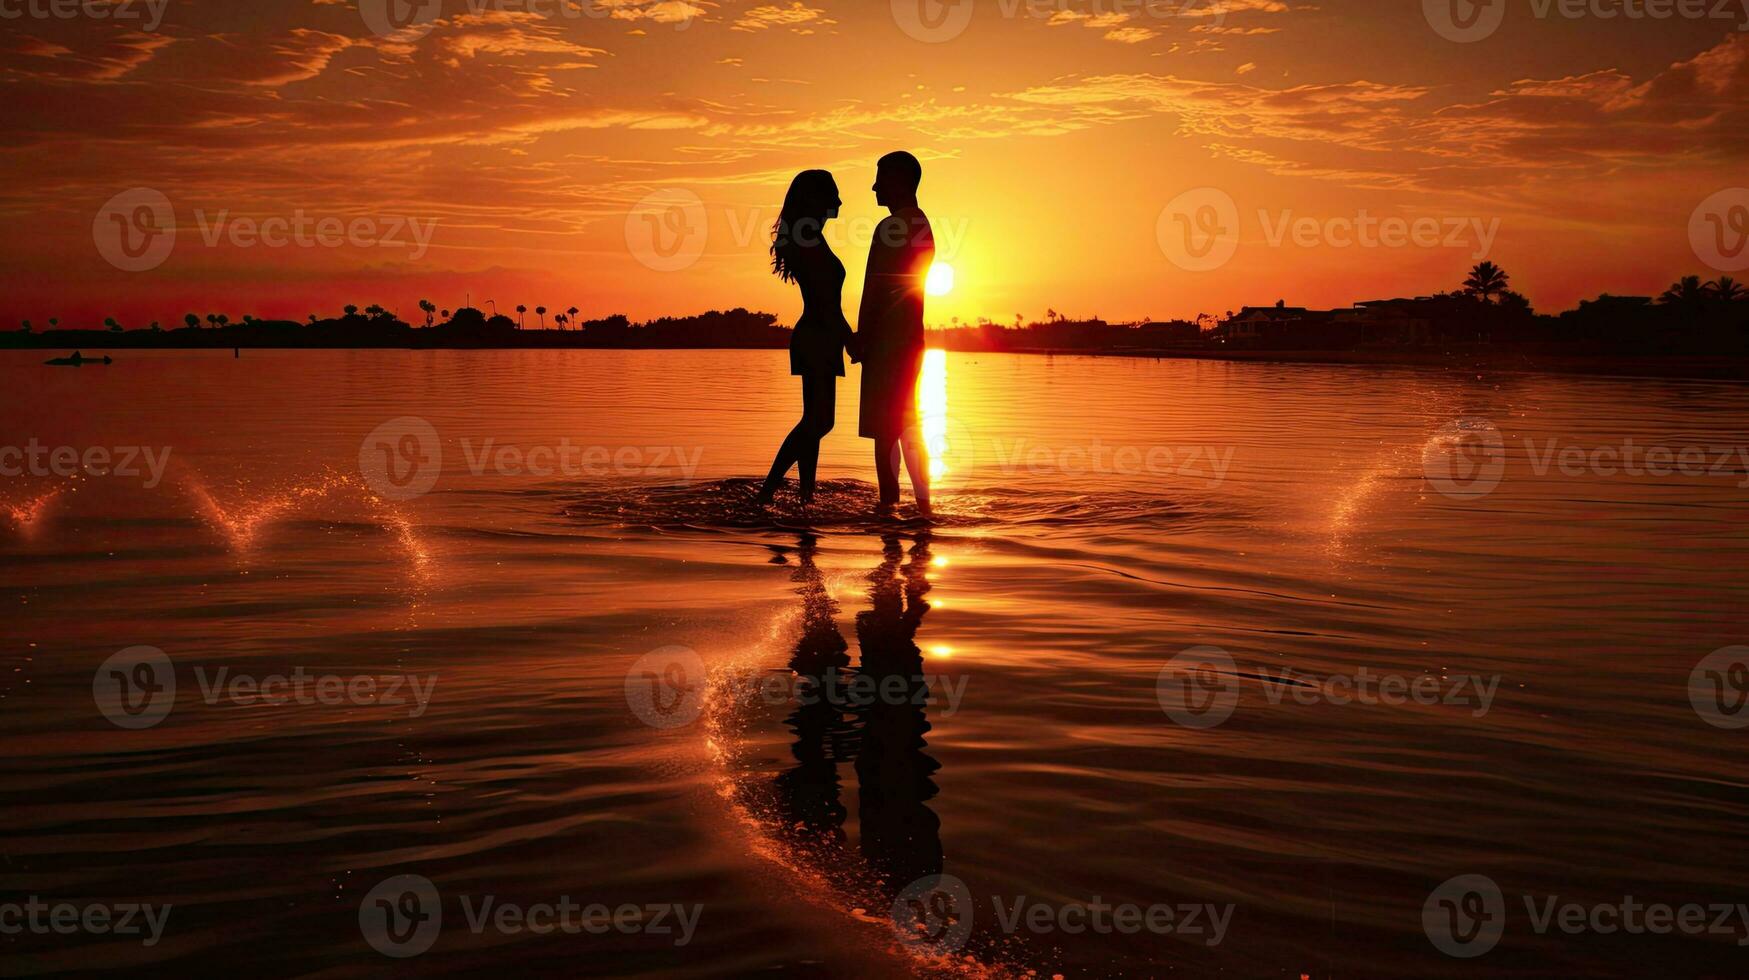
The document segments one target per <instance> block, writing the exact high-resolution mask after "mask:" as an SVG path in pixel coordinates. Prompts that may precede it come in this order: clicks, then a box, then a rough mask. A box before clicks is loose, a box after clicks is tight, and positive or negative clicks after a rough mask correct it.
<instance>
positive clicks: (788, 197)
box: [771, 170, 838, 282]
mask: <svg viewBox="0 0 1749 980" xmlns="http://www.w3.org/2000/svg"><path fill="white" fill-rule="evenodd" d="M837 196H838V182H837V181H835V180H833V179H832V174H831V173H830V172H828V171H825V170H804V171H802V172H801V173H799V174H796V179H795V180H792V181H790V184H789V193H788V194H785V195H784V198H783V212H782V213H781V214H779V215H778V217H777V224H776V225H774V226H772V229H771V271H772V272H775V273H777V277H778V278H779V279H782V280H783V281H784V282H795V281H796V265H797V264H798V263H799V262H800V261H801V257H802V249H804V248H810V247H812V246H814V245H818V244H820V242H821V229H823V228H824V227H825V226H826V217H827V212H828V211H830V210H831V207H832V202H833V201H834V200H835V199H836V198H837Z"/></svg>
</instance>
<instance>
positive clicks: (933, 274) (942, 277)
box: [923, 262, 954, 296]
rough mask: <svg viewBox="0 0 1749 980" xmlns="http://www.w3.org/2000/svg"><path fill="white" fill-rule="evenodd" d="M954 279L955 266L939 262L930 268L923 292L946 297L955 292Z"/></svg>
mask: <svg viewBox="0 0 1749 980" xmlns="http://www.w3.org/2000/svg"><path fill="white" fill-rule="evenodd" d="M953 278H954V277H953V266H951V265H948V264H947V263H946V262H937V263H935V264H934V265H932V266H930V267H929V278H928V279H927V280H925V281H924V283H923V291H924V292H926V293H928V294H929V295H931V296H946V295H947V294H948V293H951V292H953Z"/></svg>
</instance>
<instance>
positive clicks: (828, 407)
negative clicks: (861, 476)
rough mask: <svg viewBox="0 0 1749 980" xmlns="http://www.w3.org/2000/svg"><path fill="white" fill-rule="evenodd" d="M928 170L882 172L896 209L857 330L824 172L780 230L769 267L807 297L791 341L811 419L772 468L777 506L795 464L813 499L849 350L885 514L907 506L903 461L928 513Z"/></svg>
mask: <svg viewBox="0 0 1749 980" xmlns="http://www.w3.org/2000/svg"><path fill="white" fill-rule="evenodd" d="M922 181H923V165H922V164H920V163H918V162H917V158H916V157H914V156H912V155H911V154H909V153H905V152H899V153H889V154H887V155H886V156H884V157H882V158H881V161H880V164H879V165H878V167H877V168H876V173H875V183H874V193H875V201H876V202H877V203H879V204H881V205H883V206H885V207H886V208H887V210H888V211H890V212H892V213H891V214H890V215H889V216H888V217H887V218H885V219H883V220H882V221H881V223H880V226H879V227H877V228H876V229H875V234H874V242H873V244H872V245H871V246H870V248H869V253H868V275H867V277H866V279H865V280H864V282H863V287H862V309H861V312H860V313H859V314H858V316H857V328H856V331H855V332H854V333H853V332H851V329H850V324H849V323H848V322H847V321H846V320H845V319H844V277H845V274H844V263H843V262H840V261H839V260H838V256H836V255H834V254H832V249H831V247H830V246H829V245H827V244H826V237H825V235H824V234H823V230H824V228H825V227H826V222H828V221H830V220H832V219H833V218H836V217H838V208H839V207H840V206H841V205H842V204H843V203H844V202H843V201H841V200H839V197H838V184H837V182H836V181H834V180H833V179H832V175H831V174H830V173H828V172H827V171H824V170H807V171H803V172H802V173H800V174H797V175H796V178H795V180H794V181H792V182H791V183H790V188H789V193H788V194H787V195H786V196H785V197H784V202H783V213H782V214H781V215H780V216H779V217H778V219H777V226H776V227H775V228H774V229H773V232H772V244H771V267H772V271H774V272H776V273H777V275H778V278H780V279H782V280H783V281H784V282H793V283H795V284H796V286H797V287H799V288H800V289H801V292H802V316H801V319H799V320H797V321H796V328H795V332H794V334H793V335H792V336H791V338H790V351H789V365H790V373H791V374H793V375H797V376H800V377H801V379H802V420H801V421H800V422H798V423H796V427H795V428H794V429H793V430H791V432H790V434H789V437H788V438H786V439H785V440H784V441H783V446H782V448H780V449H779V450H778V452H777V459H776V460H775V461H774V462H773V463H772V464H771V474H770V475H769V476H768V477H766V480H765V486H764V488H763V489H762V490H761V491H760V493H759V499H760V501H761V502H762V503H769V502H771V500H772V498H773V497H774V496H775V495H776V493H777V488H778V487H779V486H781V485H782V484H783V480H784V477H785V476H786V475H787V474H788V473H789V469H790V467H791V466H795V467H797V468H798V470H799V472H798V476H800V478H801V490H800V494H801V499H802V502H803V503H809V502H812V500H813V499H814V474H815V470H816V469H817V468H818V465H819V461H820V440H821V439H824V438H825V437H826V434H827V433H829V432H831V431H832V426H833V423H834V415H835V412H834V408H835V405H836V402H837V398H838V379H839V378H842V377H844V352H845V351H846V350H847V349H848V350H849V352H850V356H851V359H852V360H853V361H860V362H861V363H862V406H861V410H860V413H859V414H860V420H859V421H860V425H859V427H858V431H859V432H860V434H861V435H862V437H863V438H865V439H873V440H874V451H875V476H876V482H877V483H878V484H879V486H880V503H879V511H880V512H882V513H890V512H891V511H892V510H893V508H894V507H896V506H897V505H898V503H899V464H900V460H901V458H902V459H903V461H904V466H905V469H906V471H907V472H908V473H909V474H910V476H911V488H912V490H913V492H915V493H916V495H917V509H918V512H919V513H922V514H928V513H929V460H928V457H927V451H926V447H925V446H924V443H923V439H922V436H921V433H920V432H919V430H918V428H917V376H918V374H919V373H920V372H921V371H922V368H923V295H924V294H923V287H924V281H925V279H926V278H927V277H928V275H929V266H930V264H931V263H932V262H933V261H934V259H935V237H934V234H933V233H932V231H931V230H930V227H929V218H928V217H927V216H926V215H924V213H923V210H922V208H920V207H918V206H917V187H918V185H919V184H921V183H922Z"/></svg>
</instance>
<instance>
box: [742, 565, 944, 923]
mask: <svg viewBox="0 0 1749 980" xmlns="http://www.w3.org/2000/svg"><path fill="white" fill-rule="evenodd" d="M909 544H910V547H909V549H908V550H907V548H906V541H905V540H904V539H902V538H901V537H900V536H899V535H897V534H889V535H886V536H884V537H883V538H882V540H881V562H880V564H879V565H878V566H876V568H875V569H874V571H873V572H871V573H870V574H869V576H868V579H867V582H868V589H867V592H866V597H867V600H868V608H867V609H865V610H863V611H861V612H858V613H857V614H856V640H857V645H858V647H859V659H858V661H857V664H856V666H855V667H854V668H852V666H851V660H850V654H849V644H848V643H847V642H846V641H845V638H844V636H843V634H842V633H841V632H840V631H839V629H838V624H837V620H836V614H837V612H838V604H837V602H836V601H834V600H833V598H832V596H831V594H830V593H829V592H828V591H827V589H826V585H825V582H824V580H823V577H822V575H821V572H820V569H819V566H818V565H817V564H816V563H815V558H816V553H817V550H818V541H817V539H815V538H814V536H813V535H811V534H807V533H804V534H802V535H801V537H800V540H799V542H798V544H797V546H796V548H795V549H794V551H793V552H792V553H791V554H793V556H794V559H795V569H794V573H793V575H792V579H793V581H794V582H795V584H796V589H795V591H796V594H797V595H798V596H800V597H801V603H802V623H801V637H800V639H798V640H797V641H796V645H795V649H794V652H793V654H792V655H791V658H790V663H789V668H790V670H791V671H793V672H794V673H795V690H796V692H797V696H796V699H795V701H796V703H795V710H794V711H793V712H792V713H791V714H790V715H789V717H788V719H787V724H788V726H789V729H790V731H791V733H792V734H793V735H794V736H795V743H794V744H793V746H792V747H791V751H792V752H793V753H794V756H795V765H794V766H792V767H791V768H789V769H787V770H785V771H784V772H782V773H781V774H779V775H778V776H777V779H776V783H775V789H776V801H775V802H776V807H777V810H778V813H777V814H776V816H777V818H778V821H779V834H780V835H781V836H783V837H784V838H785V839H787V840H788V841H789V842H790V843H792V844H794V845H796V846H797V847H798V848H799V849H801V850H804V851H806V852H809V853H811V854H813V856H814V857H815V858H816V859H818V860H819V861H821V862H824V863H828V864H829V863H831V862H833V859H834V857H835V856H836V857H837V858H838V859H839V860H840V861H843V860H845V859H847V858H848V857H849V855H848V854H846V853H845V847H846V836H845V832H844V824H845V821H846V818H847V816H848V812H847V810H846V808H845V804H844V802H843V794H842V787H843V783H842V780H843V773H842V772H841V770H840V767H841V766H842V765H843V764H844V763H850V764H851V766H852V768H853V769H854V771H855V774H856V787H857V824H858V827H859V834H858V837H859V844H858V846H859V848H860V851H861V856H862V859H863V862H864V863H865V864H866V866H867V869H868V871H869V872H870V873H871V874H872V876H873V878H874V880H873V881H872V882H864V883H863V884H864V885H865V886H866V887H870V888H872V889H873V890H874V891H876V892H878V894H872V895H869V896H867V897H869V898H871V899H874V898H878V899H881V900H882V901H884V902H891V901H892V900H893V898H894V896H895V895H897V894H899V893H900V892H902V891H903V890H904V889H905V888H906V887H907V886H908V885H910V884H911V883H912V882H915V881H917V880H918V879H921V878H925V877H929V876H934V875H939V874H941V871H942V852H941V821H940V820H939V819H938V818H937V817H936V815H935V812H934V811H933V810H931V809H930V808H929V805H928V804H929V801H930V800H931V799H932V798H934V796H935V794H936V791H937V790H936V785H935V779H934V775H935V771H936V770H937V769H939V768H940V764H939V763H937V762H936V761H935V760H934V759H932V758H930V756H929V755H927V754H926V753H925V751H924V749H925V748H926V747H927V742H926V740H925V736H926V735H927V734H928V732H929V728H930V726H929V719H928V716H927V711H926V709H927V700H928V697H929V690H928V681H927V680H926V679H925V677H924V670H923V655H922V651H921V650H919V649H918V647H917V644H916V636H917V628H918V626H919V625H920V624H921V623H922V622H923V617H924V615H925V614H926V613H927V612H928V611H929V603H928V602H927V601H926V596H927V595H928V593H929V590H930V583H929V569H930V566H931V559H932V556H931V554H930V537H929V533H928V532H927V531H919V532H916V533H914V534H912V535H910V542H909ZM787 550H788V549H785V551H787ZM785 560H787V556H786V558H785ZM827 870H828V871H829V873H830V872H831V871H835V870H839V869H827ZM870 911H871V912H877V911H884V906H883V907H882V908H881V909H870Z"/></svg>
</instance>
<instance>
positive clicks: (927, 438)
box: [917, 265, 952, 484]
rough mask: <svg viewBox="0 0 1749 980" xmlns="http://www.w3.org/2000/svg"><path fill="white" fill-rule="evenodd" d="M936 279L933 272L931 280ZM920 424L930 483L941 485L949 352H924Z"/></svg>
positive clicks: (944, 469) (919, 387)
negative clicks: (926, 452)
mask: <svg viewBox="0 0 1749 980" xmlns="http://www.w3.org/2000/svg"><path fill="white" fill-rule="evenodd" d="M936 268H937V269H940V268H941V266H939V265H938V266H936ZM949 275H950V276H951V275H952V273H951V272H950V273H949ZM934 276H935V273H933V272H931V273H930V278H931V279H933V278H934ZM917 422H918V425H920V426H921V427H922V429H923V445H924V448H925V449H926V450H927V451H928V453H929V482H930V483H931V484H934V483H940V482H941V478H942V477H943V476H946V475H947V463H946V462H945V459H944V458H945V457H946V455H947V450H948V443H947V351H944V350H927V351H924V352H923V375H922V377H920V378H919V379H918V381H917Z"/></svg>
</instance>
